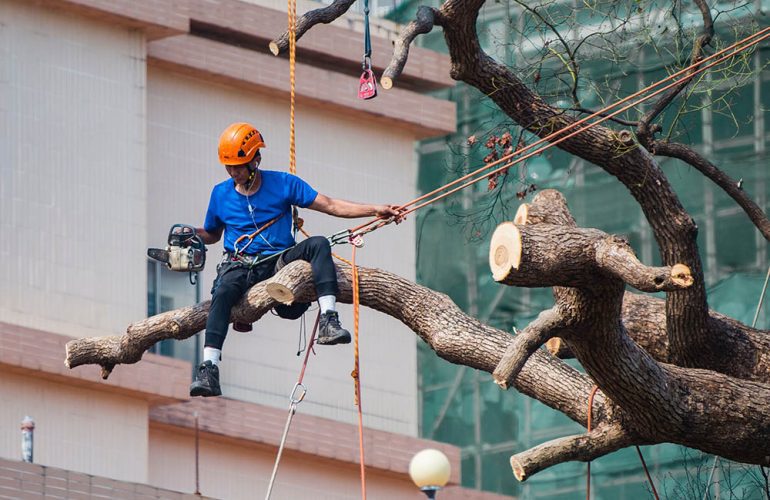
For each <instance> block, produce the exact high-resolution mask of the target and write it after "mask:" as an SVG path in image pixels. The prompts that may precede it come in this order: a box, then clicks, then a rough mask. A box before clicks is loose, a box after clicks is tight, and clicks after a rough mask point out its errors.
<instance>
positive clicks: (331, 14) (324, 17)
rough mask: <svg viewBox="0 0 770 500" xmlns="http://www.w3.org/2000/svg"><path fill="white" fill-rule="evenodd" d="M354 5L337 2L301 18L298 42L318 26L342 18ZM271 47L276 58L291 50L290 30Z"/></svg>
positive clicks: (349, 0) (349, 1) (352, 0)
mask: <svg viewBox="0 0 770 500" xmlns="http://www.w3.org/2000/svg"><path fill="white" fill-rule="evenodd" d="M354 3H355V0H335V1H334V2H333V3H332V4H331V5H327V6H326V7H321V8H320V9H314V10H311V11H309V12H307V13H305V14H303V15H301V16H299V17H298V18H297V24H296V30H295V36H296V40H299V39H300V38H302V35H304V34H305V33H307V31H308V30H309V29H310V28H312V27H313V26H315V25H316V24H329V23H330V22H332V21H334V20H335V19H337V18H338V17H340V16H342V14H344V13H345V12H347V11H348V9H350V6H351V5H353V4H354ZM269 47H270V52H272V53H273V55H274V56H277V55H281V54H283V53H284V52H286V51H287V50H289V30H286V31H284V32H283V34H282V35H281V36H279V37H278V38H276V39H275V40H273V41H272V42H270V44H269Z"/></svg>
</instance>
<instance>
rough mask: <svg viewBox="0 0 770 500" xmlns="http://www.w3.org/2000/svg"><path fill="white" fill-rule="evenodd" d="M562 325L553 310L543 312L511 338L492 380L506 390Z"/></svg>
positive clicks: (559, 316) (558, 316) (558, 315)
mask: <svg viewBox="0 0 770 500" xmlns="http://www.w3.org/2000/svg"><path fill="white" fill-rule="evenodd" d="M560 326H564V325H563V321H562V318H561V315H560V314H559V313H558V312H557V311H556V310H555V309H549V310H547V311H543V312H541V313H540V315H539V316H538V317H537V319H535V321H533V322H532V323H530V324H529V325H527V327H526V328H525V329H524V330H522V331H521V332H519V333H518V334H517V335H515V336H514V337H513V342H511V343H510V344H509V345H508V349H506V350H505V354H503V357H502V359H501V360H500V362H499V363H498V364H497V367H496V368H495V371H494V372H493V373H492V378H493V379H494V380H495V383H496V384H497V385H499V386H500V387H501V388H502V389H507V388H508V387H509V386H510V385H511V384H512V382H513V379H514V378H515V377H516V375H518V374H519V372H520V371H521V369H522V368H523V367H524V363H526V362H527V360H528V359H529V357H530V356H531V355H532V353H533V352H535V351H536V350H537V349H539V348H540V346H541V345H543V344H544V343H545V341H546V340H548V339H549V338H551V337H553V336H555V335H558V334H557V332H556V330H558V328H559V327H560Z"/></svg>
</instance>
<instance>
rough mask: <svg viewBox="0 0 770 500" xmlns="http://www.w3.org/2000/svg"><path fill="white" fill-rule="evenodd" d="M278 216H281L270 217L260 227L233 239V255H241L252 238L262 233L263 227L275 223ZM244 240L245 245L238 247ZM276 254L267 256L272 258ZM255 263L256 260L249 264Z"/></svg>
mask: <svg viewBox="0 0 770 500" xmlns="http://www.w3.org/2000/svg"><path fill="white" fill-rule="evenodd" d="M280 218H281V216H280V215H279V216H278V217H275V218H273V219H270V220H269V221H267V222H266V223H265V225H263V226H262V227H260V228H257V230H256V231H254V232H253V233H251V234H244V235H241V236H240V237H239V238H238V239H237V240H235V243H233V250H234V252H233V253H234V254H235V256H236V257H237V256H239V255H241V254H242V253H243V251H244V250H246V249H247V248H248V247H249V245H251V242H252V241H254V238H256V237H257V236H259V235H260V234H261V233H262V231H264V230H265V229H267V228H269V227H270V226H272V225H273V224H275V223H276V221H278V219H280ZM244 240H248V241H247V242H246V244H245V245H243V246H242V247H240V248H238V245H239V244H241V243H242V242H243V241H244ZM285 251H286V250H284V252H285ZM281 253H283V252H281ZM276 255H277V254H272V255H270V256H269V257H267V258H274V257H275V256H276ZM256 263H257V262H254V263H252V264H251V265H252V266H254V265H255V264H256Z"/></svg>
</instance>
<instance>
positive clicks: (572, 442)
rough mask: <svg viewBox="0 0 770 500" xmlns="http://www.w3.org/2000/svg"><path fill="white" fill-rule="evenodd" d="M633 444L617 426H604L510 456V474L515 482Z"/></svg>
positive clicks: (586, 460) (589, 459)
mask: <svg viewBox="0 0 770 500" xmlns="http://www.w3.org/2000/svg"><path fill="white" fill-rule="evenodd" d="M632 444H634V442H633V440H632V439H631V437H630V436H629V435H628V434H627V433H626V432H625V431H623V429H622V428H621V427H619V426H604V427H599V428H597V429H594V430H592V431H591V432H589V433H586V434H582V435H578V436H567V437H563V438H559V439H554V440H553V441H548V442H546V443H543V444H541V445H538V446H535V447H534V448H530V449H529V450H527V451H524V452H521V453H517V454H516V455H513V456H512V457H511V468H512V469H513V475H514V476H516V479H518V480H519V481H526V480H527V479H529V477H530V476H532V475H534V474H536V473H538V472H540V471H542V470H544V469H547V468H548V467H551V466H553V465H557V464H561V463H564V462H569V461H574V460H577V461H580V462H590V461H591V460H594V459H596V458H599V457H603V456H604V455H607V454H608V453H612V452H613V451H617V450H619V449H621V448H625V447H627V446H631V445H632Z"/></svg>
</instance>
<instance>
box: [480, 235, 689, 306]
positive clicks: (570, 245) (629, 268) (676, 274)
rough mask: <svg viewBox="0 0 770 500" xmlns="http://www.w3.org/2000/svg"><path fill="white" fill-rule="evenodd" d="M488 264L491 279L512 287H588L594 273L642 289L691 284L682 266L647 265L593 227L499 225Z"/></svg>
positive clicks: (674, 288)
mask: <svg viewBox="0 0 770 500" xmlns="http://www.w3.org/2000/svg"><path fill="white" fill-rule="evenodd" d="M554 242H558V244H556V245H555V244H554ZM489 264H490V268H491V269H492V278H493V279H494V280H495V281H498V282H500V283H503V284H506V285H515V286H526V287H535V286H536V287H544V286H558V287H590V286H592V284H594V283H596V282H597V273H598V274H602V275H605V276H612V277H615V278H618V279H620V280H622V281H624V282H626V283H628V284H630V285H632V286H634V287H636V288H637V289H639V290H642V291H653V292H657V291H662V290H665V291H673V290H682V289H686V288H688V287H690V286H691V285H692V284H693V278H692V276H691V275H690V271H689V268H688V267H687V266H686V265H684V264H677V265H675V266H673V267H668V266H665V267H659V268H654V267H648V266H645V265H643V264H642V263H640V262H639V261H638V260H637V259H636V256H635V255H634V253H633V251H632V250H631V248H630V246H629V245H628V243H626V242H625V241H622V240H620V239H618V238H614V237H611V236H609V235H607V234H606V233H604V232H602V231H599V230H596V229H583V228H576V227H568V226H554V225H550V224H537V225H525V226H517V225H515V224H513V223H510V222H505V223H503V224H500V225H499V226H497V229H495V232H494V233H493V234H492V240H491V242H490V247H489Z"/></svg>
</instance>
